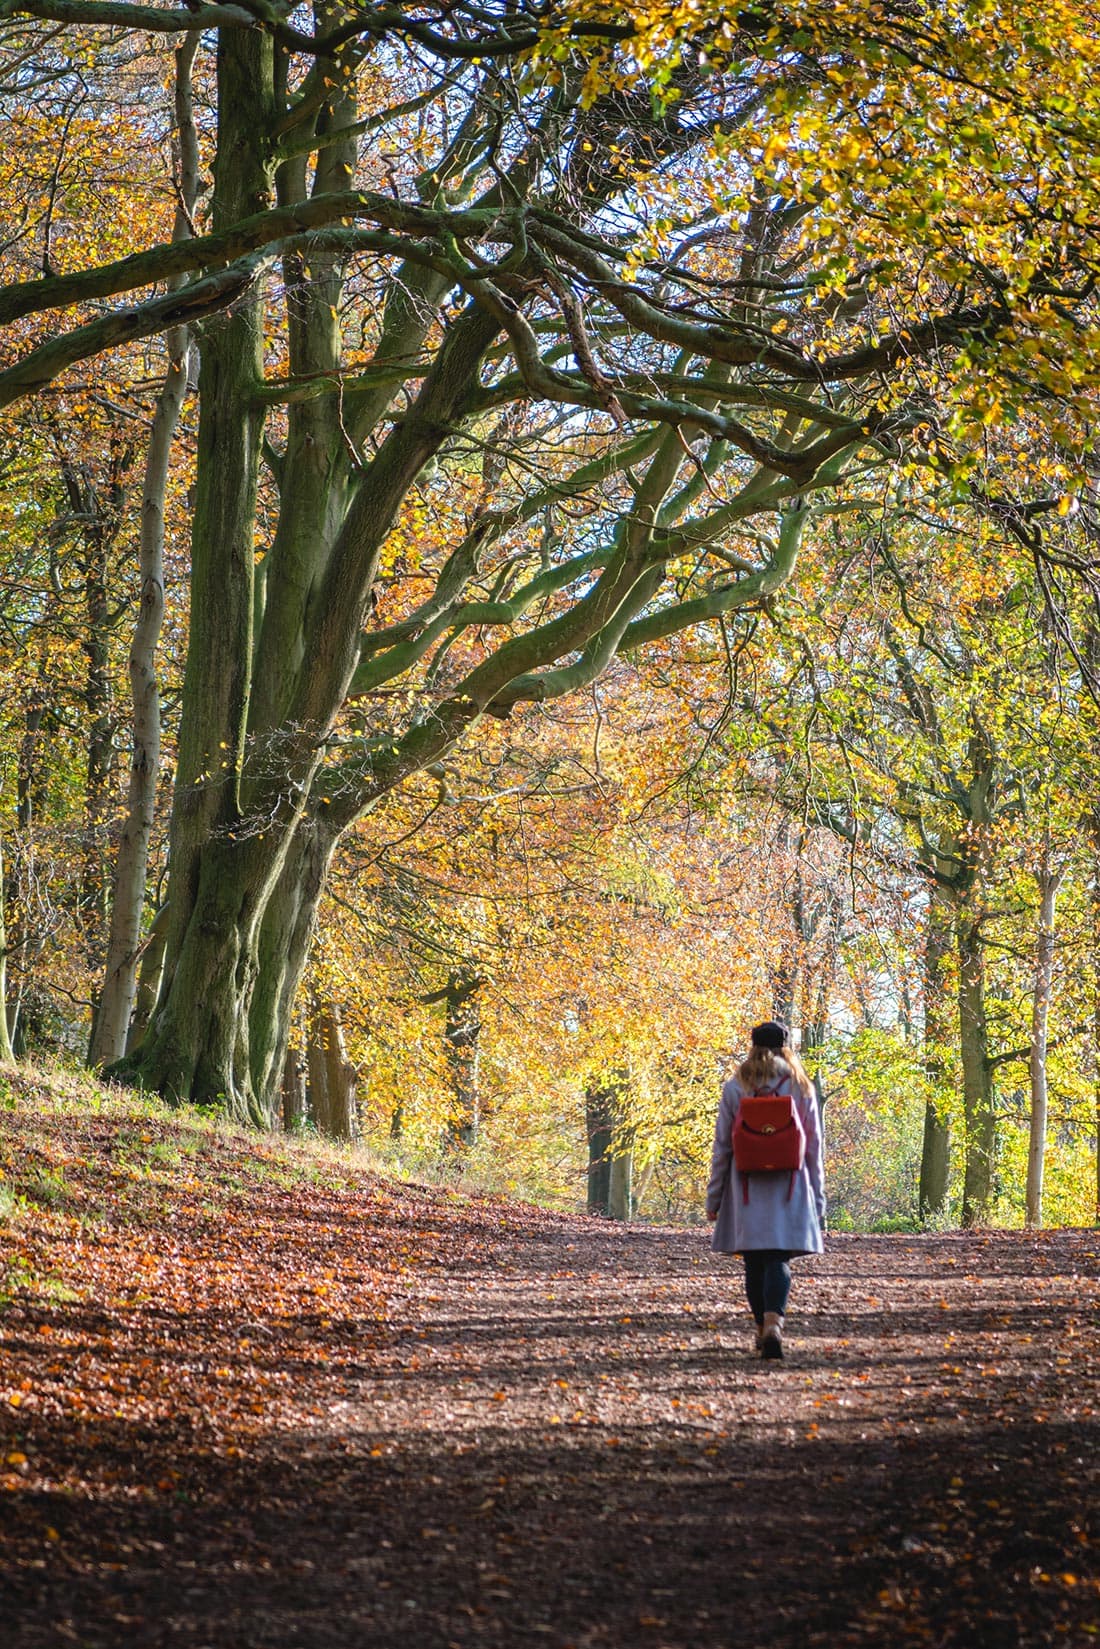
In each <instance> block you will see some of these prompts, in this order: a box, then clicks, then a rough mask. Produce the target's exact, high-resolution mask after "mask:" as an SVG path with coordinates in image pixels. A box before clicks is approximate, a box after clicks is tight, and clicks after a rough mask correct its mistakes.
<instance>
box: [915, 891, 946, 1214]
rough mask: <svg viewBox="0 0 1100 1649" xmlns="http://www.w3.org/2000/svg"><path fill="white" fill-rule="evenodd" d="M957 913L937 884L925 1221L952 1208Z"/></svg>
mask: <svg viewBox="0 0 1100 1649" xmlns="http://www.w3.org/2000/svg"><path fill="white" fill-rule="evenodd" d="M951 928H952V910H951V906H950V903H949V901H948V900H947V899H946V898H945V896H944V894H943V892H942V890H941V889H940V888H939V887H938V886H936V885H935V884H933V886H932V887H931V889H930V891H929V895H928V918H927V928H926V933H925V946H924V1046H923V1064H924V1076H925V1081H926V1082H927V1084H928V1087H929V1090H930V1091H929V1095H928V1098H927V1100H926V1101H925V1107H924V1138H923V1141H922V1144H921V1159H920V1182H919V1191H918V1207H919V1212H920V1217H921V1219H922V1220H928V1219H931V1218H933V1217H935V1216H937V1215H942V1214H943V1212H944V1210H945V1209H946V1207H947V1187H948V1180H949V1174H950V1168H951V1132H950V1125H949V1123H948V1120H947V1116H946V1114H945V1112H944V1109H943V1093H944V1088H945V1086H946V1071H945V1054H946V1050H947V1047H948V1045H949V1042H950V1041H951V1033H952V1026H951V1024H950V1007H949V1003H948V999H947V981H946V979H945V971H946V967H947V960H948V957H949V955H950V950H951Z"/></svg>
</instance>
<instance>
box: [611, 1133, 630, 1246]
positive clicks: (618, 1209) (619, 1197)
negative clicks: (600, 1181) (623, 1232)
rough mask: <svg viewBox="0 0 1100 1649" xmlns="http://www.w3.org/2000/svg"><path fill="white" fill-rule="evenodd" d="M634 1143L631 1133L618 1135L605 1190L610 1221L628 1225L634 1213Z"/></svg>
mask: <svg viewBox="0 0 1100 1649" xmlns="http://www.w3.org/2000/svg"><path fill="white" fill-rule="evenodd" d="M633 1190H634V1141H633V1135H632V1134H631V1133H629V1132H628V1133H626V1134H620V1135H619V1138H618V1139H617V1140H616V1141H615V1149H614V1152H613V1155H612V1158H611V1174H610V1180H609V1184H608V1189H607V1212H608V1215H609V1217H610V1218H611V1219H613V1220H622V1221H623V1223H624V1224H626V1223H628V1222H629V1220H630V1219H631V1217H632V1216H633V1213H634V1196H633Z"/></svg>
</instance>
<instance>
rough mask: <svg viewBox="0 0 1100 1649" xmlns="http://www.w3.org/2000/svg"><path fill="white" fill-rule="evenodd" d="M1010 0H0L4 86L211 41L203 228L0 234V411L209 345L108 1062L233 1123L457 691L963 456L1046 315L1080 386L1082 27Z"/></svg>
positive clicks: (502, 689)
mask: <svg viewBox="0 0 1100 1649" xmlns="http://www.w3.org/2000/svg"><path fill="white" fill-rule="evenodd" d="M1025 9H1026V10H1028V18H1027V20H1026V21H1027V25H1028V26H1027V29H1025V30H1023V31H1022V32H1021V33H1020V34H1019V35H1018V36H1015V35H1008V34H1006V35H1005V37H1004V38H1003V39H1002V38H1001V37H1000V36H997V35H996V34H995V33H994V34H990V33H989V30H990V28H991V27H992V24H991V23H990V22H989V20H988V19H985V13H984V10H983V8H982V7H980V6H978V5H975V6H974V7H971V8H968V7H967V6H966V5H964V4H960V5H959V6H957V7H956V8H955V11H957V13H958V15H957V16H956V15H955V13H954V12H952V13H951V15H947V11H946V10H945V11H944V12H943V13H942V14H941V11H940V10H939V9H937V10H936V12H935V13H934V14H931V13H930V14H929V17H928V18H922V17H921V16H920V15H919V8H918V10H917V11H914V9H913V8H912V7H911V6H908V5H905V6H899V7H897V8H894V7H891V6H889V5H885V6H883V5H870V4H863V5H856V6H849V7H847V8H840V9H839V10H838V9H837V8H835V7H833V6H831V5H830V6H828V7H822V8H820V9H818V8H815V7H812V6H806V7H799V6H793V7H788V8H782V7H777V8H775V9H774V10H773V9H771V8H768V9H767V10H765V9H764V8H748V9H746V10H743V11H740V12H737V11H733V12H729V13H723V12H721V11H720V10H718V9H717V8H716V9H714V10H712V11H711V12H710V13H709V14H704V12H700V13H699V14H698V15H697V20H696V21H694V22H692V23H691V24H689V25H686V24H684V23H683V21H682V17H681V14H680V13H679V12H678V11H676V10H673V11H671V12H668V13H666V12H665V11H664V10H663V9H662V8H660V7H653V8H652V9H651V10H650V11H647V10H646V9H645V8H644V7H643V8H639V9H638V10H637V11H636V12H630V11H627V10H626V9H625V8H619V7H617V6H614V5H611V6H600V5H595V6H587V5H584V6H577V7H573V8H569V7H564V8H558V7H554V6H552V5H548V4H542V3H536V0H500V3H499V4H498V3H496V0H490V4H488V5H477V4H472V3H466V0H458V3H457V4H456V3H453V0H448V3H439V4H435V3H431V0H429V3H426V4H423V5H418V6H413V7H410V8H408V9H402V8H401V7H388V6H387V7H380V8H374V7H363V8H358V7H355V6H352V7H347V6H345V5H335V4H328V3H325V0H321V3H317V4H315V5H314V8H313V11H312V14H310V13H309V11H308V8H307V7H291V6H289V5H286V4H282V3H280V0H243V3H241V4H232V5H203V4H201V0H200V3H197V4H196V6H195V7H194V9H180V10H172V9H167V8H162V7H157V6H142V5H131V4H125V3H122V0H26V3H24V4H19V3H18V0H3V4H2V5H0V19H7V23H6V24H5V25H4V26H5V27H6V29H7V31H8V41H7V44H8V47H9V50H10V52H11V54H12V61H13V63H14V65H15V66H14V68H13V69H12V72H11V74H10V75H9V76H7V77H6V80H5V84H6V86H7V95H9V96H10V97H11V98H12V99H15V100H18V98H19V97H20V96H21V95H23V93H24V89H25V87H26V86H27V85H28V84H31V83H32V82H33V81H34V77H35V76H36V75H43V76H44V77H45V79H48V80H49V83H50V84H56V83H57V80H58V79H59V78H60V79H62V80H63V79H64V76H65V75H66V74H77V73H79V74H80V75H81V76H82V77H83V80H84V83H86V85H87V86H88V87H90V88H92V89H93V91H94V86H95V78H96V77H95V74H94V72H93V71H92V69H90V68H89V60H90V58H91V57H94V53H95V50H96V49H97V48H96V41H97V39H100V38H102V39H103V40H104V41H109V42H110V50H111V51H112V52H113V53H116V54H117V52H118V49H119V48H118V41H119V39H120V38H122V37H125V36H126V34H127V33H129V34H130V35H131V36H132V38H133V39H134V40H135V41H136V42H142V43H143V42H145V41H147V40H151V41H152V42H153V44H152V45H150V46H148V47H146V46H145V45H144V44H142V46H141V49H142V50H148V51H149V52H151V54H152V58H153V60H154V61H155V60H156V58H157V50H158V48H157V46H156V40H157V39H158V38H159V39H163V40H167V41H168V42H171V41H172V40H173V39H178V38H181V37H186V36H191V35H193V34H195V33H196V32H198V33H199V34H200V35H201V39H202V45H201V47H200V50H199V52H198V54H197V55H196V68H195V72H196V74H200V75H202V76H204V82H203V98H202V100H201V103H202V106H203V108H209V111H210V113H209V118H208V119H207V120H206V122H205V125H204V124H203V121H202V119H200V122H199V124H200V134H199V136H200V152H201V155H202V162H203V165H204V166H208V167H209V171H210V175H211V177H212V187H211V188H210V190H209V193H208V196H207V204H206V207H205V210H204V211H200V213H199V215H198V218H197V220H196V219H195V218H192V222H191V227H192V228H193V230H194V233H193V234H191V235H190V236H189V237H186V238H184V239H180V238H179V236H178V235H176V236H171V235H170V234H169V230H168V227H167V225H166V228H165V239H164V241H163V242H162V243H161V244H159V245H154V246H151V247H148V248H146V249H145V250H140V249H135V250H134V252H133V254H132V255H129V256H126V257H124V258H121V259H118V260H117V261H113V262H107V263H104V264H101V265H98V266H96V267H89V266H87V265H85V266H83V267H81V266H79V265H78V266H76V267H69V266H67V263H66V247H65V239H64V235H63V234H62V233H61V232H60V231H59V229H58V224H57V221H56V213H54V214H52V216H51V220H50V223H49V236H50V241H49V245H48V246H46V247H44V248H43V247H41V246H38V245H36V242H35V239H34V225H35V223H36V221H37V220H36V219H35V217H34V212H33V210H32V212H31V216H30V218H29V220H26V221H27V222H29V228H26V229H25V231H24V234H23V238H22V239H21V240H20V241H18V242H17V243H16V251H15V253H14V254H12V257H13V258H14V260H15V263H16V264H18V261H19V259H20V258H22V259H23V260H24V262H25V263H32V264H33V263H34V261H35V260H36V259H37V264H36V267H38V268H41V269H44V270H45V271H46V272H45V273H44V274H40V275H37V276H33V277H32V276H30V275H29V270H28V269H26V268H24V270H23V271H22V273H23V274H24V276H26V278H22V279H18V278H16V279H13V280H12V281H11V282H10V284H9V285H8V286H7V287H6V288H4V289H3V290H2V291H0V320H2V321H3V322H4V323H5V324H7V325H9V326H10V328H11V329H12V330H11V333H10V336H11V338H12V340H13V342H12V347H11V348H10V349H9V352H8V356H7V359H6V360H5V362H4V363H3V365H2V366H0V404H8V403H11V402H13V401H15V400H17V399H19V398H20V397H22V396H25V395H27V394H29V393H33V392H36V391H39V390H42V389H43V388H44V387H45V386H47V385H50V384H51V383H54V382H55V381H56V380H57V379H58V377H59V375H61V374H64V373H66V372H67V371H69V370H70V369H71V368H73V367H74V366H78V365H79V363H81V362H82V361H85V360H87V359H88V358H89V357H90V356H92V355H97V354H100V353H102V352H104V351H107V350H110V349H114V348H116V347H121V346H125V345H127V344H130V343H132V342H133V341H134V340H138V339H141V338H148V337H151V336H154V335H156V334H159V333H161V332H164V331H166V330H168V329H170V328H175V329H179V328H181V327H184V326H187V327H190V328H192V329H196V332H195V335H197V338H198V348H199V355H200V368H199V379H198V395H199V416H198V435H197V472H196V481H195V487H194V506H193V531H192V548H191V558H192V575H191V624H190V636H189V646H188V655H187V664H186V673H185V682H184V691H183V703H182V718H181V723H180V731H179V754H178V764H177V771H176V776H175V792H174V802H173V810H172V818H171V831H170V840H171V847H170V854H171V858H170V881H169V889H168V911H167V917H166V923H167V938H166V947H165V963H164V971H163V977H162V979H161V982H160V989H159V998H158V1001H157V1005H156V1009H155V1012H154V1013H153V1016H152V1018H151V1021H150V1023H149V1025H148V1028H147V1030H146V1032H145V1035H144V1038H143V1040H142V1041H141V1043H140V1045H139V1046H138V1047H137V1048H136V1050H134V1051H133V1053H132V1054H131V1055H130V1056H129V1059H128V1069H129V1071H130V1072H131V1073H132V1075H133V1076H134V1077H135V1078H136V1079H138V1080H140V1081H141V1082H142V1083H144V1084H146V1085H148V1086H150V1087H154V1088H156V1089H159V1090H160V1091H162V1092H164V1093H166V1094H169V1095H178V1096H185V1097H187V1096H190V1097H194V1098H199V1099H204V1100H211V1099H221V1100H223V1101H224V1102H225V1103H226V1104H227V1105H228V1106H229V1108H231V1109H232V1110H233V1111H234V1112H236V1113H237V1114H239V1115H241V1116H247V1117H250V1118H253V1119H255V1120H257V1121H267V1120H269V1119H270V1118H271V1117H272V1115H273V1114H274V1109H275V1104H276V1098H277V1092H278V1086H279V1081H280V1077H281V1072H282V1067H283V1057H284V1052H285V1045H286V1034H287V1025H288V1020H289V1009H290V1004H291V1001H292V998H293V996H294V994H295V991H296V989H297V986H298V983H299V980H300V977H301V972H302V968H303V966H304V962H305V959H306V957H307V954H308V948H309V943H310V936H311V932H312V928H313V924H314V920H315V916H316V911H317V905H318V900H319V898H320V896H321V892H322V889H323V887H324V884H325V878H326V874H327V871H328V867H329V865H330V862H331V858H332V855H333V853H334V851H335V848H336V846H337V844H338V843H339V841H340V839H341V837H342V836H343V835H344V833H345V832H346V831H347V830H348V829H349V828H350V826H351V825H352V824H353V823H354V822H355V821H356V820H357V819H358V818H360V817H362V816H363V815H364V814H365V813H366V812H367V811H368V810H370V809H371V808H373V807H375V806H376V805H377V804H378V803H379V801H380V800H381V799H383V798H385V797H386V796H387V795H389V794H391V793H392V792H393V790H394V789H395V788H396V787H398V786H400V785H402V784H403V782H404V781H405V780H406V779H408V778H409V776H410V775H413V774H416V773H418V772H422V771H424V770H425V769H428V768H432V767H439V766H440V764H443V765H444V766H445V764H446V760H447V756H448V753H449V752H450V751H451V750H452V749H453V748H454V746H455V745H456V743H457V742H458V741H460V740H468V739H471V738H476V736H477V735H476V730H477V727H478V724H479V722H481V721H482V719H483V718H484V717H486V716H496V717H500V716H507V715H508V714H509V712H510V711H511V710H512V709H513V707H514V706H516V705H518V704H520V703H522V702H524V701H534V702H537V703H544V702H546V701H549V700H552V699H554V698H556V697H559V696H561V695H564V694H567V693H570V692H572V691H574V690H576V689H578V688H581V687H584V686H586V685H587V684H589V683H591V682H593V681H594V680H595V679H596V678H597V677H598V676H599V674H600V673H601V671H603V669H604V668H605V667H606V665H607V664H608V662H609V661H610V660H611V659H612V658H613V657H614V656H615V655H616V653H617V652H619V651H620V650H623V649H628V648H639V647H643V646H645V645H646V644H647V643H651V642H654V641H657V640H659V639H661V638H662V637H665V636H667V635H669V634H670V633H672V632H674V631H676V630H678V629H681V628H684V627H686V626H688V625H692V624H700V623H708V622H709V623H713V622H715V621H716V620H718V619H719V618H721V617H723V616H724V615H727V614H730V613H732V612H734V611H735V610H737V609H743V608H745V607H747V606H749V605H752V604H759V603H760V602H762V601H764V600H765V598H766V597H767V596H768V595H769V593H770V592H772V591H774V590H775V589H777V588H778V587H779V586H780V585H781V584H782V583H783V582H784V580H785V579H787V578H788V576H789V575H790V573H791V571H792V568H793V567H794V564H795V560H796V557H797V555H798V551H799V546H800V542H801V541H802V539H803V538H804V535H805V534H806V533H807V531H811V532H812V531H813V530H814V528H813V523H814V521H815V518H817V517H818V516H820V515H821V514H822V513H824V512H827V511H829V510H831V509H833V508H834V507H835V508H840V509H846V508H850V507H852V503H853V499H854V500H855V502H856V503H857V504H859V503H860V502H862V504H863V505H867V503H868V490H867V477H868V473H869V472H875V471H883V470H889V471H899V470H905V469H911V468H912V467H913V465H914V464H916V463H920V464H930V465H932V466H933V467H934V466H936V465H938V464H942V463H944V462H945V461H946V459H947V458H948V457H950V458H951V460H952V461H953V462H954V463H956V465H958V464H959V463H960V462H962V463H963V464H965V448H966V439H967V433H968V430H969V429H970V428H971V426H972V425H976V426H977V427H980V423H981V420H983V419H986V420H988V418H989V417H991V416H995V415H997V416H999V415H1000V413H1001V411H1002V410H1003V408H1004V407H1005V406H1007V405H1008V404H1009V402H1010V400H1011V399H1012V398H1013V397H1015V398H1017V399H1018V398H1019V397H1020V395H1021V394H1023V393H1024V390H1023V389H1022V388H1021V386H1022V385H1027V384H1029V383H1030V384H1033V385H1034V386H1035V392H1036V393H1037V394H1042V395H1043V396H1045V397H1047V398H1053V397H1055V396H1062V395H1063V390H1064V388H1065V385H1064V384H1063V382H1062V380H1061V379H1060V378H1059V373H1060V372H1062V371H1063V369H1064V365H1065V359H1066V355H1067V350H1066V347H1065V341H1066V339H1067V338H1072V344H1073V350H1072V355H1073V375H1072V376H1073V382H1072V386H1070V387H1071V388H1072V392H1073V394H1074V395H1075V396H1077V397H1078V403H1079V402H1080V398H1081V396H1082V395H1083V394H1084V393H1085V392H1087V390H1088V388H1089V385H1090V382H1091V378H1090V374H1091V372H1092V357H1091V353H1090V344H1089V341H1088V340H1089V339H1090V337H1091V334H1090V333H1089V332H1088V324H1089V323H1088V312H1087V311H1088V304H1089V301H1090V281H1091V271H1090V270H1089V268H1088V267H1087V258H1086V257H1085V255H1084V254H1083V253H1081V252H1080V250H1079V249H1078V246H1077V237H1078V234H1079V235H1080V239H1081V241H1082V244H1088V224H1089V222H1090V221H1091V217H1092V215H1094V207H1095V201H1094V199H1093V198H1092V196H1091V195H1090V194H1089V193H1088V192H1087V190H1086V192H1085V193H1084V194H1083V195H1079V196H1078V198H1079V199H1080V201H1081V208H1080V210H1081V213H1082V214H1083V216H1080V217H1079V220H1078V221H1077V222H1071V221H1070V220H1069V218H1068V217H1067V216H1066V214H1065V213H1064V212H1063V209H1062V200H1063V198H1064V196H1065V193H1066V190H1067V186H1068V183H1069V182H1070V181H1073V180H1074V179H1075V173H1074V170H1073V166H1074V160H1073V157H1074V154H1075V153H1076V152H1077V149H1075V144H1076V145H1078V146H1081V145H1082V144H1083V148H1082V152H1085V150H1087V147H1088V144H1089V143H1090V142H1091V127H1092V122H1091V115H1090V111H1089V107H1088V104H1087V94H1088V92H1089V89H1090V83H1089V80H1088V77H1087V75H1084V74H1083V73H1082V71H1081V70H1080V68H1079V67H1078V66H1077V59H1078V58H1080V56H1081V53H1082V52H1085V49H1086V48H1087V47H1088V44H1089V42H1088V38H1087V36H1085V37H1082V40H1081V41H1078V42H1077V44H1076V45H1074V44H1073V40H1072V38H1071V37H1072V30H1071V31H1069V33H1067V32H1066V30H1065V28H1064V26H1060V27H1059V29H1058V30H1055V29H1054V28H1053V26H1052V24H1051V20H1050V19H1049V18H1048V17H1047V15H1046V9H1045V8H1043V7H1041V6H1040V7H1037V8H1035V7H1032V8H1025ZM971 11H972V12H973V16H971V15H970V12H971ZM1032 12H1034V13H1035V15H1032ZM56 25H61V27H60V29H59V28H58V27H57V26H56ZM685 30H686V31H687V32H685ZM98 31H103V33H102V36H100V34H99V32H98ZM1040 47H1041V51H1040V49H1039V48H1040ZM70 49H71V52H72V62H71V63H70V62H69V61H68V59H67V55H66V54H67V53H68V52H69V51H70ZM103 49H106V48H105V47H104V48H103ZM134 50H135V52H136V51H137V50H138V46H137V45H135V47H134ZM1029 54H1031V55H1030V56H1029ZM1074 54H1076V56H1075V55H1074ZM161 56H162V57H164V56H166V52H165V51H162V52H161ZM1086 56H1087V52H1086ZM1067 65H1068V66H1067ZM164 68H165V71H166V72H165V73H164V75H163V76H162V78H163V79H165V80H167V79H170V70H169V68H168V64H167V63H165V64H164ZM1067 76H1068V78H1067ZM51 77H52V78H51ZM1048 91H1049V97H1048V96H1047V92H1048ZM90 95H91V94H90ZM1078 97H1079V99H1080V106H1078V105H1077V104H1076V103H1075V102H1074V99H1075V98H1078ZM795 156H797V158H796V159H795V158H792V157H795ZM60 164H61V163H60V162H59V165H60ZM861 180H866V182H865V183H864V181H861ZM1082 188H1085V184H1084V182H1082ZM55 194H56V190H55ZM12 257H9V263H8V268H9V272H10V273H12V274H14V275H16V276H18V275H19V274H20V273H21V271H20V270H19V269H18V268H13V267H12ZM124 296H128V297H129V298H130V300H131V301H129V302H128V303H124V304H123V305H122V306H121V307H111V306H110V305H109V304H108V305H107V307H105V306H104V300H111V299H113V298H120V297H124ZM56 311H62V312H63V313H62V314H61V315H60V318H58V319H57V320H56V324H54V325H51V327H50V330H48V331H45V330H43V329H42V328H41V327H38V326H37V322H36V318H37V317H40V316H45V315H49V314H52V313H53V312H56ZM1002 363H1003V366H1004V368H1005V370H1004V372H1003V374H1002V375H1001V376H999V375H998V374H999V373H1000V371H1001V365H1002ZM1063 399H1064V397H1063ZM1078 403H1074V405H1072V406H1071V407H1070V410H1069V412H1067V413H1066V414H1065V417H1066V418H1067V419H1069V420H1070V422H1072V418H1073V415H1074V413H1075V412H1080V411H1081V407H1080V405H1079V404H1078ZM1067 404H1068V403H1067ZM1062 439H1063V442H1064V445H1065V446H1067V447H1068V446H1069V445H1070V444H1071V443H1072V430H1071V429H1069V428H1068V426H1067V429H1066V430H1065V431H1064V433H1063V437H1062ZM960 455H962V457H961V458H960ZM458 488H464V489H465V492H464V497H465V500H466V505H465V508H464V510H463V511H461V512H458V513H456V512H455V510H454V509H453V507H450V506H449V503H448V501H449V500H450V499H451V497H452V495H453V493H454V491H455V489H458ZM861 489H862V491H861ZM870 490H871V493H872V494H873V493H874V488H873V487H872V488H871V489H870ZM873 501H874V499H873V496H872V498H871V499H870V502H872V503H873ZM1013 507H1014V506H1013ZM440 770H441V772H442V767H441V768H440Z"/></svg>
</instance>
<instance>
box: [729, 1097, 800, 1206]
mask: <svg viewBox="0 0 1100 1649" xmlns="http://www.w3.org/2000/svg"><path fill="white" fill-rule="evenodd" d="M733 1160H734V1162H735V1163H736V1164H737V1172H738V1173H739V1174H740V1176H741V1196H742V1199H743V1201H745V1202H748V1200H749V1181H748V1176H749V1175H750V1174H790V1176H791V1183H790V1185H789V1186H788V1187H787V1201H788V1202H790V1200H791V1193H792V1192H793V1191H794V1180H795V1175H796V1174H797V1173H798V1171H799V1169H800V1168H801V1167H802V1164H803V1163H804V1162H805V1160H806V1130H805V1129H804V1128H803V1126H802V1118H801V1117H800V1116H799V1114H798V1106H797V1105H796V1104H795V1102H794V1098H793V1097H792V1095H790V1094H745V1095H744V1097H743V1098H742V1100H741V1103H740V1105H739V1106H738V1108H737V1115H736V1116H735V1117H734V1119H733Z"/></svg>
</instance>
